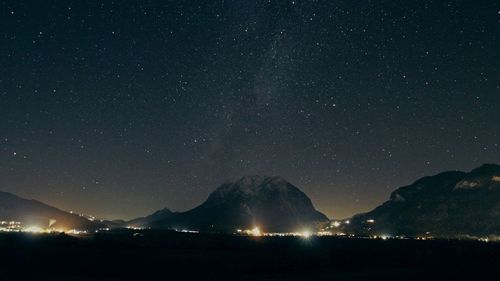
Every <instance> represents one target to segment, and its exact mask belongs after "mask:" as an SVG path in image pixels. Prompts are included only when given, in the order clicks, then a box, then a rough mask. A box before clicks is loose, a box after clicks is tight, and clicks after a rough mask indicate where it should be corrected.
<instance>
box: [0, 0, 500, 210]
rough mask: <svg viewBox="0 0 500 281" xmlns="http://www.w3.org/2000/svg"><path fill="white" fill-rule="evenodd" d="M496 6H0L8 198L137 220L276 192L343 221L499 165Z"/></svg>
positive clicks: (0, 112)
mask: <svg viewBox="0 0 500 281" xmlns="http://www.w3.org/2000/svg"><path fill="white" fill-rule="evenodd" d="M499 40H500V3H499V2H498V1H496V0H489V1H481V0H474V1H473V0H470V1H444V0H443V1H438V0H434V1H431V0H422V1H420V0H419V1H375V0H372V1H368V0H356V1H354V0H350V1H347V0H345V1H336V0H335V1H333V0H328V1H326V0H325V1H299V0H295V1H293V0H292V1H288V0H287V1H285V0H283V1H250V0H231V1H220V0H219V1H76V0H64V1H62V0H60V1H54V0H47V1H23V0H16V1H1V4H0V190H2V191H8V192H13V193H15V194H17V195H20V196H23V197H27V198H35V199H38V200H41V201H43V202H46V203H49V204H52V205H55V206H57V207H59V208H62V209H64V210H73V211H77V212H82V213H86V214H92V215H96V216H100V217H104V218H125V219H128V218H133V217H136V216H142V215H146V214H148V213H150V212H153V211H155V210H157V209H160V208H164V207H169V208H171V209H173V210H177V211H182V210H187V209H190V208H192V207H194V206H196V205H198V204H199V203H201V202H202V201H204V200H205V199H206V197H207V196H208V194H209V193H210V192H211V191H213V190H214V189H215V188H216V187H217V186H218V185H220V184H221V183H223V182H224V181H226V180H228V179H234V178H238V177H240V176H243V175H257V174H258V175H280V176H282V177H284V178H285V179H287V180H289V181H290V182H292V183H293V184H295V185H296V186H298V187H300V188H301V189H302V190H303V191H304V192H306V193H307V194H308V195H309V196H310V197H311V199H312V201H313V202H314V204H315V206H316V207H317V208H318V209H319V210H321V211H322V212H324V213H325V214H327V215H328V216H329V217H331V218H344V217H349V216H351V215H353V214H355V213H358V212H363V211H367V210H370V209H371V208H373V207H375V206H377V205H378V204H380V203H381V202H383V201H385V200H386V199H387V198H388V196H389V194H390V192H391V191H393V190H394V189H396V188H397V187H399V186H401V185H405V184H409V183H411V182H413V181H415V180H416V179H418V178H419V177H422V176H424V175H432V174H435V173H438V172H441V171H444V170H453V169H459V170H470V169H472V168H474V167H476V166H479V165H481V164H483V163H486V162H489V163H498V162H500V41H499Z"/></svg>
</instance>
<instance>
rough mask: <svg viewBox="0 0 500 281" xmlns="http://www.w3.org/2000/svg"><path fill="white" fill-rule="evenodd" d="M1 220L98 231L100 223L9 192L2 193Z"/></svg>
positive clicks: (39, 225)
mask: <svg viewBox="0 0 500 281" xmlns="http://www.w3.org/2000/svg"><path fill="white" fill-rule="evenodd" d="M0 220H1V221H17V222H21V223H22V224H23V225H24V226H36V227H40V228H48V227H49V226H50V227H52V228H55V229H66V230H70V229H78V230H97V229H99V228H105V227H107V226H106V225H104V224H102V223H100V222H94V221H90V220H89V219H87V218H85V217H82V216H79V215H75V214H71V213H68V212H65V211H62V210H59V209H57V208H55V207H52V206H49V205H47V204H44V203H42V202H40V201H36V200H28V199H24V198H21V197H18V196H16V195H14V194H11V193H8V192H0Z"/></svg>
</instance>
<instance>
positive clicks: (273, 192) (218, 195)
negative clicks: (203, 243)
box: [148, 176, 328, 232]
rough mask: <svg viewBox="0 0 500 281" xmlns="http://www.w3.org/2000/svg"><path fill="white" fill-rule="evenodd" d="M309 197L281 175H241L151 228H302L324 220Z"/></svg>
mask: <svg viewBox="0 0 500 281" xmlns="http://www.w3.org/2000/svg"><path fill="white" fill-rule="evenodd" d="M327 222H328V218H327V217H326V216H325V215H324V214H322V213H320V212H318V211H316V209H315V208H314V206H313V204H312V202H311V200H310V199H309V198H308V197H307V196H306V195H305V194H304V193H303V192H302V191H300V190H299V189H298V188H297V187H295V186H294V185H292V184H290V183H289V182H287V181H286V180H284V179H282V178H280V177H261V176H252V177H243V178H241V179H239V180H237V181H233V182H227V183H225V184H223V185H221V186H220V187H219V188H217V190H215V191H214V192H213V193H212V194H210V196H209V197H208V199H207V200H206V201H205V202H204V203H203V204H201V205H200V206H198V207H196V208H194V209H192V210H190V211H187V212H183V213H173V214H169V215H168V217H167V218H164V219H159V220H155V221H152V222H150V223H149V224H148V226H149V227H152V228H175V229H189V230H200V231H217V232H234V231H235V230H236V229H251V228H254V227H259V228H260V229H262V230H265V231H268V232H273V231H280V232H284V231H301V230H305V229H311V228H315V227H317V226H319V225H321V224H323V223H327Z"/></svg>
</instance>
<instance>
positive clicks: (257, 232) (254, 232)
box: [252, 227, 262, 236]
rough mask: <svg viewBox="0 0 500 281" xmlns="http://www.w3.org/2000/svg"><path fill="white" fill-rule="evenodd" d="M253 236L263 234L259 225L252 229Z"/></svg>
mask: <svg viewBox="0 0 500 281" xmlns="http://www.w3.org/2000/svg"><path fill="white" fill-rule="evenodd" d="M252 236H262V233H261V232H260V229H259V228H258V227H255V228H254V229H252Z"/></svg>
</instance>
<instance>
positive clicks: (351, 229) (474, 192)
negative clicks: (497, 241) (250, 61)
mask: <svg viewBox="0 0 500 281" xmlns="http://www.w3.org/2000/svg"><path fill="white" fill-rule="evenodd" d="M2 220H4V221H20V222H22V223H23V224H24V225H37V226H40V227H48V226H49V225H51V226H52V227H53V228H65V229H80V230H94V229H99V228H104V227H111V228H121V227H138V228H151V229H177V230H193V231H201V232H218V233H234V232H235V231H236V230H237V229H253V228H255V227H258V228H259V229H261V230H262V231H265V232H299V231H305V230H311V231H313V230H318V229H321V228H322V227H323V226H325V225H327V224H328V223H329V219H328V218H327V217H326V216H325V215H324V214H322V213H321V212H319V211H317V210H316V209H315V208H314V206H313V204H312V202H311V200H310V199H309V198H308V197H307V195H306V194H305V193H303V192H302V191H301V190H300V189H299V188H297V187H296V186H294V185H293V184H291V183H289V182H287V181H286V180H285V179H283V178H281V177H267V176H246V177H242V178H240V179H237V180H233V181H228V182H226V183H224V184H222V185H221V186H219V187H218V188H217V189H215V190H214V192H212V193H211V194H210V195H209V196H208V198H207V200H206V201H205V202H203V203H202V204H201V205H199V206H197V207H195V208H193V209H191V210H189V211H186V212H172V211H171V210H169V209H168V208H165V209H162V210H159V211H157V212H155V213H153V214H151V215H149V216H146V217H141V218H137V219H134V220H131V221H122V220H115V221H99V222H98V221H91V220H89V219H87V218H86V217H83V216H78V215H75V214H71V213H68V212H65V211H62V210H59V209H57V208H55V207H52V206H49V205H46V204H44V203H42V202H39V201H36V200H28V199H23V198H20V197H18V196H16V195H13V194H10V193H6V192H0V221H2ZM349 222H350V223H349V224H343V225H341V226H340V229H339V230H341V231H344V232H348V233H353V234H356V235H391V236H396V235H403V236H408V237H416V236H422V235H425V236H434V237H457V236H485V235H486V236H487V235H500V165H497V164H485V165H483V166H481V167H479V168H477V169H474V170H472V171H471V172H460V171H448V172H444V173H440V174H437V175H435V176H430V177H424V178H421V179H419V180H417V181H416V182H414V183H413V184H410V185H408V186H404V187H401V188H398V189H397V190H395V191H394V192H393V193H392V194H391V196H390V198H389V200H388V201H386V202H384V203H383V204H381V205H380V206H378V207H376V208H375V209H374V210H372V211H370V212H367V213H363V214H358V215H355V216H353V217H352V218H351V219H349Z"/></svg>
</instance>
